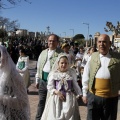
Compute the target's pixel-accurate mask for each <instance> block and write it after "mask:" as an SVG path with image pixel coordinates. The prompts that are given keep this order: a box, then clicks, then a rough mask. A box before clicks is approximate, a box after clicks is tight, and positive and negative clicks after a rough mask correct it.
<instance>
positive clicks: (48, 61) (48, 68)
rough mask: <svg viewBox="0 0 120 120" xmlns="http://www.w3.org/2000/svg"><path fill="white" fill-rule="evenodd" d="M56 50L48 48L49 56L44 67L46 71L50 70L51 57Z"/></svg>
mask: <svg viewBox="0 0 120 120" xmlns="http://www.w3.org/2000/svg"><path fill="white" fill-rule="evenodd" d="M54 52H55V50H48V56H47V61H46V63H45V66H44V68H43V71H44V72H48V73H49V72H50V58H51V57H52V55H53V54H54Z"/></svg>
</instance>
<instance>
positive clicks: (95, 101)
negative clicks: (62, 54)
mask: <svg viewBox="0 0 120 120" xmlns="http://www.w3.org/2000/svg"><path fill="white" fill-rule="evenodd" d="M87 97H88V104H87V107H88V114H87V120H116V119H117V106H118V97H112V98H103V97H99V96H96V95H94V94H92V93H90V92H88V96H87Z"/></svg>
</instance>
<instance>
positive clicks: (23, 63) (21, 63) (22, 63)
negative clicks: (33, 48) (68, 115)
mask: <svg viewBox="0 0 120 120" xmlns="http://www.w3.org/2000/svg"><path fill="white" fill-rule="evenodd" d="M24 67H25V62H24V61H22V62H19V63H18V68H19V69H20V70H22V69H23V68H24Z"/></svg>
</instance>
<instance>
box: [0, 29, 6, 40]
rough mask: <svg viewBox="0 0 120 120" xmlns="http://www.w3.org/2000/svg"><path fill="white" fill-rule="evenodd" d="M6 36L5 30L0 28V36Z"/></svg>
mask: <svg viewBox="0 0 120 120" xmlns="http://www.w3.org/2000/svg"><path fill="white" fill-rule="evenodd" d="M6 36H7V32H6V31H5V30H3V29H0V38H4V37H6Z"/></svg>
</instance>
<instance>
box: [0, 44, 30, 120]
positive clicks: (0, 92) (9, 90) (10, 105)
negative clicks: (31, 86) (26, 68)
mask: <svg viewBox="0 0 120 120" xmlns="http://www.w3.org/2000/svg"><path fill="white" fill-rule="evenodd" d="M0 52H1V57H0V59H1V62H0V120H30V106H29V101H28V96H27V92H26V88H25V84H24V82H23V79H22V77H21V76H20V74H19V73H18V72H17V70H16V67H15V64H14V63H13V61H12V59H11V57H10V56H9V54H8V52H7V51H6V48H4V47H3V46H1V45H0Z"/></svg>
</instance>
